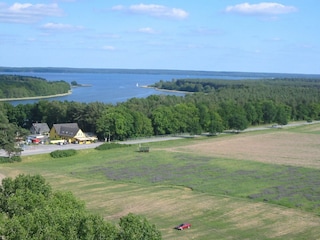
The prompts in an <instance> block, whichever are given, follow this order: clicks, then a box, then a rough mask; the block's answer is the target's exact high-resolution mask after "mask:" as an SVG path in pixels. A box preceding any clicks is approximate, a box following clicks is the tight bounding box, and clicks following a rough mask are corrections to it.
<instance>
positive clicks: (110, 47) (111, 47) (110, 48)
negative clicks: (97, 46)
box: [102, 45, 116, 51]
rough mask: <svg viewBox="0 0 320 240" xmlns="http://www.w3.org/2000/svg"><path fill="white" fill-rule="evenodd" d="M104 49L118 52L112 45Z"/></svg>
mask: <svg viewBox="0 0 320 240" xmlns="http://www.w3.org/2000/svg"><path fill="white" fill-rule="evenodd" d="M102 49H103V50H106V51H114V50H116V48H115V47H114V46H110V45H107V46H103V47H102Z"/></svg>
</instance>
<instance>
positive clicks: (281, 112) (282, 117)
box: [275, 104, 291, 125]
mask: <svg viewBox="0 0 320 240" xmlns="http://www.w3.org/2000/svg"><path fill="white" fill-rule="evenodd" d="M290 118H291V108H290V107H288V106H286V105H283V104H279V105H278V106H277V113H276V117H275V122H276V123H278V124H280V125H287V124H288V121H289V120H290Z"/></svg>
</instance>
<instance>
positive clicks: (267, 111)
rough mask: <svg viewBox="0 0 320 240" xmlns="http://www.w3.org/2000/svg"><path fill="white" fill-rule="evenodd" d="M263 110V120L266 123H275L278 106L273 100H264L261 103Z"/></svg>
mask: <svg viewBox="0 0 320 240" xmlns="http://www.w3.org/2000/svg"><path fill="white" fill-rule="evenodd" d="M261 109H262V112H263V122H264V123H273V122H274V121H275V118H276V115H277V108H276V106H275V104H274V102H273V101H271V100H268V101H264V102H263V103H262V105H261Z"/></svg>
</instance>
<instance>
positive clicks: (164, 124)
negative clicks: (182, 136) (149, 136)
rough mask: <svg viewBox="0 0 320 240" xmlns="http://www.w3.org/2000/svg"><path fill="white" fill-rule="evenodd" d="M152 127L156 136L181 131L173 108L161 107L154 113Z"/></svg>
mask: <svg viewBox="0 0 320 240" xmlns="http://www.w3.org/2000/svg"><path fill="white" fill-rule="evenodd" d="M151 120H152V126H153V129H154V133H155V134H156V135H164V134H170V133H176V132H178V129H179V122H178V121H177V119H176V118H175V116H174V113H173V111H172V108H171V107H169V106H160V107H157V108H156V109H155V110H154V111H152V115H151Z"/></svg>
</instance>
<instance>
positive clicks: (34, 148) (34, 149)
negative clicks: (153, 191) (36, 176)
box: [0, 121, 320, 156]
mask: <svg viewBox="0 0 320 240" xmlns="http://www.w3.org/2000/svg"><path fill="white" fill-rule="evenodd" d="M318 123H320V121H313V122H311V123H307V122H295V123H289V124H287V125H284V126H273V127H272V126H261V127H251V128H248V129H246V130H244V131H243V132H249V131H260V130H267V129H270V128H288V127H296V126H302V125H310V124H318ZM181 138H183V137H170V136H166V137H150V138H143V139H136V140H128V141H124V142H119V143H121V144H140V143H148V142H160V141H168V140H176V139H181ZM101 144H103V142H97V143H92V144H67V145H62V146H60V145H41V144H40V145H31V146H27V147H26V148H25V149H24V151H23V152H22V156H27V155H35V154H44V153H50V152H52V151H55V150H61V149H76V150H77V149H88V148H95V147H97V146H99V145H101ZM0 156H6V153H5V152H4V151H3V150H0Z"/></svg>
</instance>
